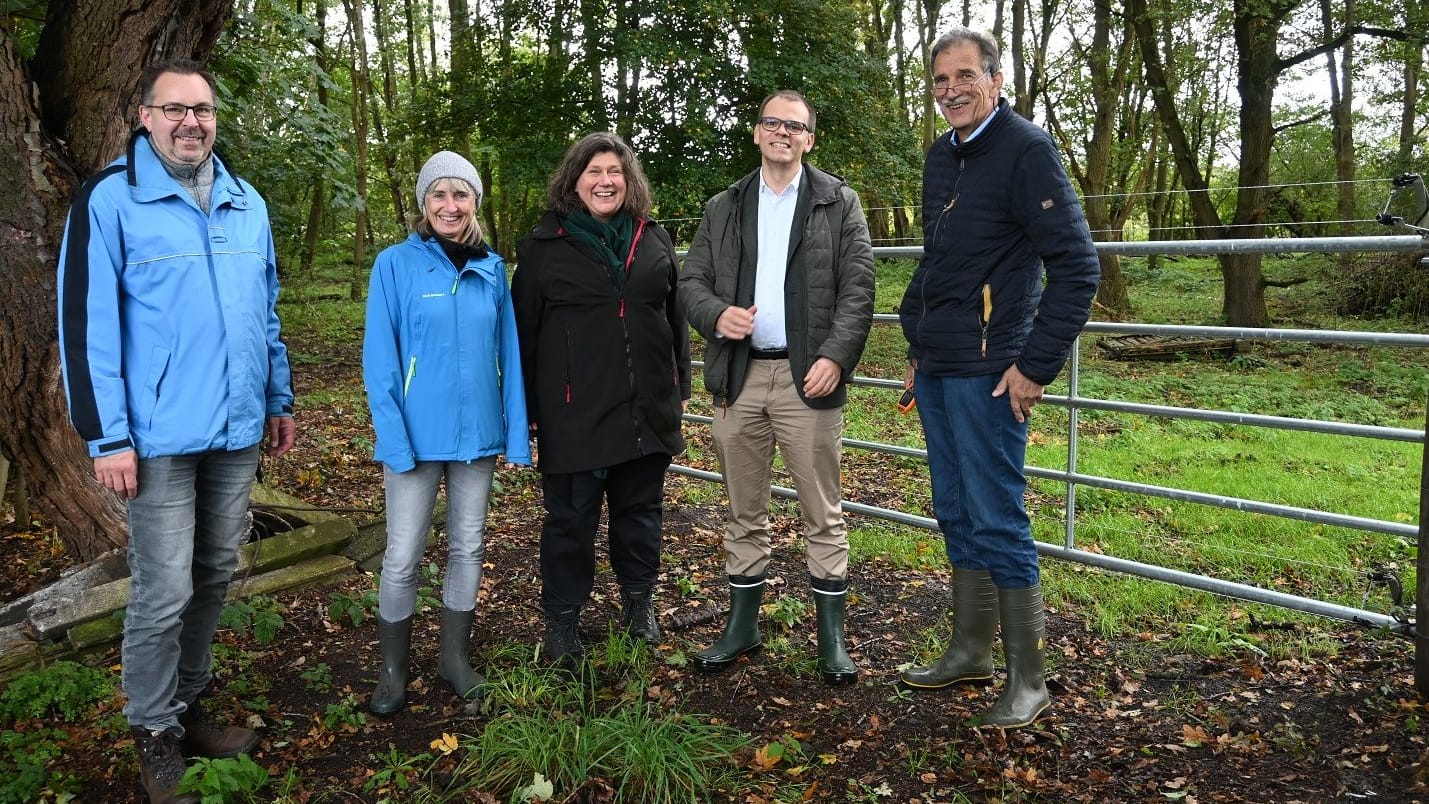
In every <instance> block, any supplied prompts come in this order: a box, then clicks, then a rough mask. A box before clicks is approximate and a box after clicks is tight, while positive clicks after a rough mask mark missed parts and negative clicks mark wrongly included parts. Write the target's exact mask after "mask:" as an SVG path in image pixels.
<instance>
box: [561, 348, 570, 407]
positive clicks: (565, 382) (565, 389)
mask: <svg viewBox="0 0 1429 804" xmlns="http://www.w3.org/2000/svg"><path fill="white" fill-rule="evenodd" d="M564 357H565V366H563V367H562V370H561V385H562V389H561V399H562V400H563V401H564V402H565V404H567V405H569V404H571V331H570V330H566V349H565V355H564Z"/></svg>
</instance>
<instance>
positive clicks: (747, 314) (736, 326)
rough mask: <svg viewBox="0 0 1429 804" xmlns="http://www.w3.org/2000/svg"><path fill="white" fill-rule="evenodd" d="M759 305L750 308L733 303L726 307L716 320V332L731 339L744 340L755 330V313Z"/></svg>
mask: <svg viewBox="0 0 1429 804" xmlns="http://www.w3.org/2000/svg"><path fill="white" fill-rule="evenodd" d="M758 309H759V308H758V307H750V308H749V309H748V310H746V309H744V308H743V307H735V306H733V305H731V306H729V307H726V308H724V312H722V313H720V314H719V318H718V319H717V320H716V321H715V334H716V335H718V336H720V337H721V338H727V339H729V340H731V341H742V340H744V339H745V338H748V337H749V335H750V333H752V332H754V313H755V312H756V311H757V310H758Z"/></svg>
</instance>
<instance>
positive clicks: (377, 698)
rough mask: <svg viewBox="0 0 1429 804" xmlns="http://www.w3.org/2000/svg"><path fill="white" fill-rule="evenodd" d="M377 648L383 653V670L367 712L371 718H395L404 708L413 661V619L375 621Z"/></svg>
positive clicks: (378, 619) (378, 677) (379, 674)
mask: <svg viewBox="0 0 1429 804" xmlns="http://www.w3.org/2000/svg"><path fill="white" fill-rule="evenodd" d="M377 644H378V645H379V646H380V647H381V649H382V669H381V670H380V671H378V673H377V689H375V690H373V691H372V700H371V701H369V702H368V704H367V708H368V709H371V710H372V713H373V714H374V715H382V716H383V717H386V716H387V715H392V714H396V713H397V712H399V711H401V709H402V707H404V706H406V705H407V671H408V668H409V667H410V663H411V661H412V618H411V617H408V618H407V619H405V620H398V621H397V622H395V623H389V622H387V621H386V620H384V619H382V617H381V616H380V615H379V616H378V617H377Z"/></svg>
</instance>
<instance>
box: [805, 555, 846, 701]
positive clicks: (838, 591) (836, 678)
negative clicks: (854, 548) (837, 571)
mask: <svg viewBox="0 0 1429 804" xmlns="http://www.w3.org/2000/svg"><path fill="white" fill-rule="evenodd" d="M809 585H810V587H812V589H813V592H814V612H815V614H817V615H818V622H819V675H820V677H822V678H823V680H824V683H825V684H829V685H831V686H837V685H840V684H852V683H853V682H854V681H857V680H858V665H856V664H854V663H853V659H851V658H849V655H848V650H847V649H846V648H845V646H844V611H845V601H846V600H847V599H848V580H847V579H845V578H839V579H836V580H820V579H818V578H810V579H809Z"/></svg>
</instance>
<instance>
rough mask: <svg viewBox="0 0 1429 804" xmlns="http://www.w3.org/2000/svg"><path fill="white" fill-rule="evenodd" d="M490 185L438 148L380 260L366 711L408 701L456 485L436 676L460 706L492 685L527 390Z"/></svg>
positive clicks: (370, 300) (374, 308) (371, 306)
mask: <svg viewBox="0 0 1429 804" xmlns="http://www.w3.org/2000/svg"><path fill="white" fill-rule="evenodd" d="M481 192H482V185H481V178H480V177H479V176H478V175H477V173H476V168H474V167H472V164H471V163H470V162H468V161H467V160H466V159H464V158H463V157H461V156H460V155H458V154H455V153H452V152H451V151H441V152H438V153H437V154H434V155H433V156H432V157H431V158H430V159H428V160H427V162H426V164H425V165H423V166H422V170H421V173H420V174H419V175H418V177H417V210H418V214H419V216H420V217H419V218H418V219H417V220H416V221H415V223H414V226H413V229H414V231H413V232H412V234H410V235H408V237H407V239H406V240H405V241H403V242H401V243H398V244H397V245H395V246H392V247H390V248H388V249H386V250H384V251H383V252H382V253H381V254H379V255H377V260H376V262H375V263H374V264H373V266H372V281H371V285H370V288H369V290H368V296H367V329H366V334H365V336H364V338H363V344H362V377H363V382H364V384H365V385H366V387H367V400H368V405H369V407H370V408H371V410H372V427H373V429H374V430H375V431H376V433H377V445H376V450H375V453H376V454H375V457H376V459H377V460H378V461H381V462H382V465H383V477H384V481H385V486H386V491H387V551H386V553H385V554H384V555H383V557H382V583H381V586H380V587H379V590H378V611H377V636H378V642H379V644H380V645H381V649H382V668H381V670H380V671H379V673H378V678H377V689H376V690H375V691H374V692H373V693H372V701H371V704H370V707H371V709H372V711H373V712H375V713H377V714H379V715H390V714H392V713H394V712H397V711H398V710H400V709H401V708H402V707H403V706H404V705H406V699H407V676H408V667H409V656H410V646H411V636H412V615H413V613H414V611H415V609H416V599H417V568H418V566H419V565H420V563H421V560H422V553H423V551H424V550H425V548H426V535H427V531H428V529H429V528H430V527H431V522H432V506H433V505H434V503H435V502H436V497H437V485H438V483H439V482H441V480H442V479H443V477H445V478H446V488H447V529H446V530H447V567H446V576H445V578H444V580H443V583H442V587H443V589H442V617H441V650H440V659H439V660H438V664H437V673H438V675H440V676H441V677H442V678H443V679H444V680H446V681H447V683H449V684H451V685H452V688H453V689H455V690H456V692H457V694H459V695H461V696H462V697H466V698H470V697H474V696H475V695H477V693H478V688H479V687H480V685H481V684H482V683H483V682H484V681H485V679H483V678H482V676H481V674H480V673H478V672H476V671H475V670H474V669H472V667H471V661H470V659H469V656H468V641H469V639H470V635H471V626H472V621H473V619H474V617H475V611H476V594H477V590H478V589H479V588H480V586H481V562H482V556H483V553H484V542H483V536H484V534H485V530H486V503H487V497H488V495H489V493H490V491H491V480H492V475H493V473H494V472H495V469H496V456H497V455H498V454H504V455H505V456H506V464H507V468H514V465H515V464H524V465H530V463H531V447H530V443H529V440H528V438H529V437H528V435H527V428H526V402H525V392H524V388H523V383H522V379H521V358H520V350H519V349H518V347H517V343H516V319H515V317H514V314H513V312H512V307H511V291H510V289H509V288H508V287H507V284H506V263H505V261H504V260H502V259H501V257H500V256H499V255H497V254H496V253H495V252H493V251H491V250H490V249H488V248H487V247H486V245H485V243H483V242H482V239H481V226H480V224H479V223H478V221H477V217H476V213H477V210H478V209H479V208H480V206H481Z"/></svg>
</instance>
